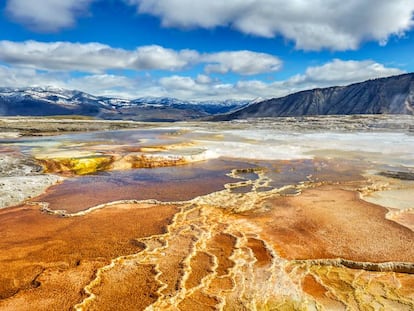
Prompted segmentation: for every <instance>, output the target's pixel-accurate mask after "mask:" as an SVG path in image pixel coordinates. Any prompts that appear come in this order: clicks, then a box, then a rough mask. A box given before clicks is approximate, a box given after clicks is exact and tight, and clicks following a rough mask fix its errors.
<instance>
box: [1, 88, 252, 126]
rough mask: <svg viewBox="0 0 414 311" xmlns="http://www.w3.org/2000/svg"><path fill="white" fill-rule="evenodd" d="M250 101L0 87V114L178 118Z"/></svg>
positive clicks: (196, 116)
mask: <svg viewBox="0 0 414 311" xmlns="http://www.w3.org/2000/svg"><path fill="white" fill-rule="evenodd" d="M249 103H250V101H232V100H225V101H199V102H197V101H182V100H178V99H175V98H167V97H162V98H158V97H143V98H138V99H133V100H129V99H121V98H115V97H105V96H94V95H91V94H88V93H85V92H81V91H76V90H66V89H60V88H51V87H27V88H0V115H2V116H54V115H82V116H90V117H96V118H100V119H124V120H137V121H180V120H191V119H199V118H204V117H207V116H211V115H216V114H222V113H226V112H229V111H233V110H235V109H237V108H241V107H243V106H246V105H247V104H249Z"/></svg>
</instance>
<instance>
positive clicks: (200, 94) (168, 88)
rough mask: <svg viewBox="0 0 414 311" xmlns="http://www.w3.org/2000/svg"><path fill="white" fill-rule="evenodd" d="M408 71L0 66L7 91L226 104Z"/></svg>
mask: <svg viewBox="0 0 414 311" xmlns="http://www.w3.org/2000/svg"><path fill="white" fill-rule="evenodd" d="M401 73H403V71H401V70H399V69H397V68H392V67H386V66H384V65H383V64H380V63H376V62H375V61H372V60H363V61H355V60H348V61H345V60H339V59H335V60H332V61H330V62H328V63H326V64H323V65H321V66H313V67H309V68H308V69H307V70H305V72H304V73H303V74H301V75H296V76H293V77H290V78H288V79H286V80H280V81H271V82H266V81H261V80H257V79H249V80H239V81H237V82H234V83H230V82H227V81H225V80H221V79H219V78H211V77H210V76H208V75H205V74H198V75H196V76H195V77H192V76H188V75H178V74H173V75H171V76H165V77H162V78H159V79H156V78H154V77H151V76H147V77H145V78H144V77H143V75H138V76H136V75H135V76H134V75H130V76H123V75H116V74H108V73H98V74H94V73H92V74H83V75H82V76H78V74H77V75H71V74H70V72H59V71H44V70H41V71H39V70H36V69H33V68H23V67H16V66H4V65H0V81H2V86H10V87H24V86H54V87H62V88H67V89H78V90H81V91H85V92H88V93H91V94H94V95H112V96H121V97H126V98H137V97H141V96H169V97H176V98H181V99H188V100H222V99H255V98H259V97H260V98H272V97H280V96H284V95H287V94H289V93H293V92H297V91H301V90H305V89H311V88H316V87H326V86H333V85H347V84H350V83H353V82H360V81H363V80H367V79H372V78H379V77H385V76H390V75H395V74H401Z"/></svg>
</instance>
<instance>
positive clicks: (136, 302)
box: [87, 263, 160, 311]
mask: <svg viewBox="0 0 414 311" xmlns="http://www.w3.org/2000/svg"><path fill="white" fill-rule="evenodd" d="M156 274H157V272H156V271H155V267H154V266H152V265H138V264H134V263H130V264H123V265H116V266H114V267H113V268H112V269H110V270H108V271H107V273H106V274H105V275H104V276H103V277H102V279H101V281H100V286H98V287H96V289H95V290H94V291H95V293H94V294H95V297H96V298H95V299H94V301H93V304H91V305H89V306H88V307H87V310H107V309H108V308H111V309H115V310H137V311H138V310H145V308H146V307H148V306H149V305H151V304H152V303H154V302H155V301H156V300H157V298H158V295H157V291H158V289H159V287H160V284H159V283H158V282H157V281H156V279H155V277H156Z"/></svg>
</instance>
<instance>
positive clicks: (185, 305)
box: [0, 161, 414, 311]
mask: <svg viewBox="0 0 414 311" xmlns="http://www.w3.org/2000/svg"><path fill="white" fill-rule="evenodd" d="M305 162H306V161H304V162H303V163H302V162H300V165H304V166H305V167H308V170H312V169H313V168H312V166H310V168H309V163H305ZM298 163H299V161H298V162H297V164H298ZM318 163H319V162H318ZM250 164H251V163H250ZM255 164H256V166H254V165H252V169H249V168H248V167H249V166H248V165H247V164H246V163H242V164H241V165H239V164H237V165H234V162H230V163H228V162H226V164H224V162H220V161H213V162H210V163H203V164H197V165H195V166H193V167H182V168H180V171H178V172H177V173H178V175H175V179H174V178H171V176H169V175H168V174H167V173H168V171H163V169H153V170H151V173H148V176H149V177H150V178H144V179H142V182H141V183H140V184H139V183H138V184H133V183H132V184H133V186H134V187H136V188H138V189H144V190H143V191H145V192H146V194H148V193H150V194H151V193H156V190H160V189H162V190H163V191H164V190H165V191H166V192H165V193H164V192H163V193H164V194H158V195H159V197H161V196H162V195H177V196H178V197H181V198H183V196H185V195H188V197H189V198H193V199H192V200H191V201H186V202H184V201H183V202H181V203H160V202H156V201H147V202H143V201H141V202H135V203H134V202H132V201H131V202H126V201H125V202H124V203H117V202H113V203H112V204H107V205H105V206H104V207H103V208H102V209H99V210H94V211H93V212H88V213H78V214H76V215H78V216H80V217H67V218H61V217H56V216H51V215H46V214H40V213H39V211H38V210H36V208H35V206H25V207H22V208H20V209H18V208H15V209H9V210H8V211H7V213H6V211H3V213H4V214H2V212H0V223H2V220H3V218H4V219H5V223H6V224H7V219H8V218H7V217H6V216H2V215H9V216H10V215H11V214H12V213H13V212H15V213H16V214H15V215H16V216H15V217H14V218H13V217H11V218H12V219H14V221H13V222H12V224H18V227H17V229H18V230H20V234H22V232H23V228H26V227H27V228H28V230H29V231H28V232H27V233H26V232H25V234H27V236H26V239H24V238H23V237H20V238H19V237H18V236H15V235H14V236H10V234H11V235H13V231H14V230H15V229H14V228H13V227H12V226H11V225H9V226H8V227H7V226H6V228H8V229H7V230H6V231H4V233H3V235H4V237H5V238H6V240H7V239H8V241H9V245H6V246H8V248H7V247H6V248H3V244H1V242H0V247H2V249H6V251H8V250H11V251H12V252H14V256H15V257H14V258H13V259H11V258H10V257H7V256H8V255H7V256H6V255H3V254H2V255H0V259H1V260H0V265H1V266H0V268H3V267H4V268H5V269H6V270H9V271H11V272H10V274H9V275H8V276H7V277H6V278H5V282H4V283H3V284H6V285H4V290H3V291H4V292H7V291H8V292H7V295H9V297H10V298H9V299H5V300H3V301H2V302H0V309H1V307H2V306H3V305H4V306H6V303H7V306H9V305H8V304H9V303H14V304H15V305H14V306H17V307H18V306H19V303H21V300H20V297H26V298H25V299H26V302H27V301H28V300H27V299H29V297H30V299H34V300H36V299H37V300H36V301H37V303H44V301H47V299H49V296H48V294H47V293H46V292H42V290H46V289H48V292H49V294H50V288H51V287H47V286H49V285H47V284H50V286H51V285H52V284H53V282H60V280H65V282H67V283H69V284H74V285H70V286H69V288H71V292H75V293H76V294H73V297H72V296H70V295H69V296H67V297H68V298H67V303H65V304H64V305H63V304H61V305H59V306H64V307H65V308H66V307H67V306H72V307H73V306H74V305H75V304H76V306H75V309H76V310H105V309H107V308H109V305H110V306H114V307H115V308H118V309H125V310H130V309H134V308H135V309H144V308H145V307H148V308H149V310H183V311H186V310H217V309H219V310H221V309H222V310H255V309H257V310H272V309H274V310H284V309H286V310H306V309H317V308H319V309H321V310H323V309H324V308H325V309H327V310H329V309H333V308H337V309H339V310H341V309H344V308H346V307H347V306H350V308H354V309H361V308H362V309H363V308H366V307H367V306H368V305H369V303H370V302H371V303H374V304H379V305H384V306H387V307H389V309H390V310H392V308H401V310H404V308H406V307H407V306H408V307H411V306H413V303H414V292H413V290H412V289H410V287H409V286H411V285H412V284H413V282H414V281H413V279H414V275H412V274H403V273H396V272H404V271H402V270H401V269H400V270H398V269H399V268H398V267H399V266H398V265H399V264H401V265H400V266H401V267H404V266H405V264H408V266H411V265H412V264H413V262H412V258H414V256H413V255H414V250H413V249H414V248H413V247H412V246H413V242H412V241H413V240H414V239H413V237H414V233H413V232H411V231H410V230H408V229H406V228H404V227H403V226H400V225H398V224H397V223H395V222H392V221H389V220H387V219H386V214H387V212H388V210H386V209H384V208H382V207H380V206H378V205H375V204H371V203H367V202H365V201H363V200H361V199H359V196H358V192H356V191H350V190H344V189H342V187H344V185H343V184H341V183H340V181H338V180H339V179H340V177H336V181H335V180H334V181H333V182H332V184H331V185H325V186H320V185H321V184H323V183H324V180H322V181H321V182H320V183H319V182H318V183H310V182H309V183H308V184H306V185H299V186H295V185H293V186H292V187H294V188H295V189H298V190H300V191H301V194H300V195H297V196H294V197H292V196H288V197H283V196H281V195H280V193H279V192H278V189H273V190H270V191H257V190H258V188H260V187H257V185H258V184H259V183H261V182H263V183H265V182H269V180H268V179H266V176H265V174H266V173H267V171H268V170H269V167H271V166H270V165H267V166H266V165H263V162H256V163H255ZM259 164H260V167H263V166H265V169H255V167H257V166H259ZM278 164H280V165H281V170H288V167H289V165H288V164H287V163H284V164H283V165H282V164H281V163H278ZM209 165H210V166H209ZM226 165H230V166H231V165H233V167H232V169H234V168H235V166H236V168H239V170H238V171H233V173H237V174H238V175H239V176H238V178H241V179H242V178H246V179H245V181H251V185H252V190H251V191H250V192H248V193H234V192H231V191H230V190H231V189H228V188H227V187H223V186H222V185H223V184H224V183H222V184H221V185H220V183H221V182H224V181H225V180H226V178H227V180H231V181H233V182H234V179H230V178H229V177H226V176H225V177H220V178H222V179H220V178H219V179H218V180H219V181H220V183H217V178H216V177H217V176H218V175H219V176H224V174H223V168H224V167H226ZM274 165H276V163H274ZM298 165H299V164H298ZM300 165H299V166H300ZM318 165H320V166H321V167H323V168H321V169H320V170H317V172H320V174H321V175H319V176H322V175H323V176H324V177H323V179H326V180H328V181H329V180H331V181H332V179H334V172H335V170H332V171H331V170H330V169H329V167H328V168H326V167H325V165H322V164H318ZM186 168H187V170H186ZM195 168H198V169H201V171H198V170H197V169H195ZM169 170H173V169H172V168H170V169H169ZM203 170H204V171H203ZM142 172H145V170H142ZM197 172H201V173H200V174H199V173H197ZM170 173H171V171H170ZM174 173H175V172H174ZM252 173H253V175H250V174H252ZM273 173H274V172H273ZM152 174H153V175H152ZM157 174H162V176H163V179H167V181H164V182H161V181H160V179H157V178H155V176H156V175H157ZM180 174H182V175H180ZM274 174H275V175H273V177H277V173H274ZM283 174H285V173H283ZM283 174H282V175H283ZM286 174H288V173H287V172H286ZM172 175H174V174H172ZM295 175H297V176H296V178H297V179H296V180H299V181H300V180H301V179H300V178H303V177H301V176H303V172H302V173H295ZM148 176H147V177H148ZM177 176H179V177H178V179H177ZM314 176H316V175H314ZM124 177H125V176H124ZM135 177H137V175H135ZM236 177H237V176H236ZM84 178H90V179H89V180H88V182H86V183H83V184H82V183H81V182H79V184H78V188H76V187H75V188H73V187H68V186H67V185H66V186H67V187H66V190H65V191H66V193H65V195H64V196H62V198H63V199H64V198H70V197H71V196H72V195H73V196H74V198H76V200H80V199H82V200H84V201H88V202H89V203H90V202H91V201H92V202H96V201H93V200H94V199H93V195H94V192H93V190H95V191H96V192H95V194H96V193H98V194H99V195H100V196H102V197H103V198H102V199H103V200H108V201H109V199H111V201H113V198H114V197H116V195H118V194H117V191H118V190H122V189H124V188H125V187H128V179H125V178H119V176H118V178H114V179H112V181H114V180H115V181H116V182H120V184H119V187H112V188H114V189H111V188H110V187H109V186H108V185H109V184H111V183H110V182H107V181H106V188H105V187H102V188H100V186H99V176H96V177H93V176H91V177H84ZM94 178H96V179H94ZM133 178H134V177H133V176H132V175H131V179H133ZM169 178H170V179H169ZM201 178H204V179H201ZM209 178H211V185H213V186H212V188H211V189H214V187H218V188H219V190H220V189H221V191H219V192H216V193H211V194H207V195H205V196H202V197H196V196H194V193H203V191H207V190H209V189H210V188H208V187H209V186H206V184H207V185H209V182H208V181H209ZM288 179H289V178H286V179H283V180H288ZM345 179H346V181H348V180H351V181H352V179H351V177H349V179H348V177H346V178H345ZM214 180H215V181H216V183H214ZM121 181H123V182H125V183H126V184H123V183H121ZM114 184H115V183H112V186H113V185H114ZM358 184H359V182H358V183H355V184H353V183H347V184H346V187H348V188H352V187H354V188H355V189H356V188H357V185H358ZM74 185H76V183H74ZM137 185H140V186H142V187H143V188H139V187H137ZM82 186H83V187H84V188H85V191H84V192H85V193H86V196H85V197H83V198H82V197H81V194H78V193H76V192H75V191H74V189H76V191H79V192H81V191H82ZM88 186H90V190H88V189H87V188H88ZM145 187H148V188H145ZM174 187H175V188H174ZM192 187H193V188H192ZM236 187H237V186H236ZM167 188H168V189H174V190H167ZM56 189H57V188H55V189H54V190H56ZM60 189H62V188H60ZM70 189H72V192H70ZM130 189H131V191H132V189H133V188H132V185H131V188H130ZM146 189H148V192H147V190H146ZM151 189H152V190H151ZM192 189H195V190H194V193H191V195H189V194H188V193H187V192H189V191H192ZM52 190H53V189H52ZM151 191H153V192H151ZM169 191H171V193H170V192H169ZM172 191H177V193H175V194H173V193H172ZM256 191H257V192H256ZM74 192H75V193H74ZM51 193H53V191H51ZM51 193H49V194H46V195H45V196H44V197H47V196H48V195H49V200H48V202H49V203H50V202H53V200H51V199H50V198H51ZM62 193H63V192H62ZM62 193H61V194H62ZM207 193H209V192H207ZM44 197H43V198H44ZM159 197H156V198H158V199H159ZM143 198H148V197H143ZM99 199H101V198H99ZM153 199H154V198H153ZM76 200H75V199H73V201H62V202H60V204H61V206H59V208H57V206H58V205H55V209H62V208H63V209H67V207H69V209H71V205H74V206H75V207H76V208H72V209H71V210H72V212H75V211H78V210H82V209H79V206H82V205H78V206H77V205H76V204H77V203H76ZM181 200H182V199H181ZM42 201H47V200H43V199H42ZM54 202H55V203H56V204H58V203H59V200H58V199H57V197H55V199H54ZM81 204H84V203H83V202H82V203H81ZM237 204H240V206H238V205H237ZM83 207H85V205H83ZM83 209H85V208H83ZM25 213H28V215H32V216H31V218H29V219H27V220H25V219H26V218H25V217H24V216H25ZM33 215H36V217H34V216H33ZM39 215H40V216H39ZM18 217H19V218H20V219H19V220H18V219H17V218H18ZM39 217H41V219H38V218H39ZM9 218H10V217H9ZM59 224H60V225H59ZM62 224H64V225H62ZM19 226H20V227H19ZM39 228H41V229H42V231H40V233H39V232H37V231H36V229H37V230H39ZM41 233H42V234H43V235H42V234H41ZM32 234H33V236H32ZM28 237H30V239H29V238H28ZM0 238H3V236H1V235H0ZM33 239H34V240H33ZM11 241H14V244H13V246H11ZM29 244H30V245H29ZM78 245H79V246H78ZM21 248H23V250H24V251H25V252H24V253H23V251H21ZM71 249H75V253H78V256H74V255H73V254H72V252H73V250H72V252H71V251H70V250H71ZM47 252H49V253H50V254H48V255H47V256H49V257H47V256H46V255H45V253H47ZM4 256H6V257H4ZM19 256H20V257H19ZM42 256H43V257H42ZM71 256H72V257H73V258H72V257H71ZM338 257H339V259H337V258H338ZM15 258H17V259H15ZM39 258H40V259H39ZM69 259H70V260H69ZM382 262H387V264H385V265H384V264H383V263H382ZM11 263H13V264H15V266H12V265H11ZM62 263H63V265H62ZM87 264H90V266H86V265H87ZM7 265H9V266H7ZM382 266H384V267H385V268H387V269H388V270H386V271H385V272H383V270H381V269H382V268H381V267H382ZM16 267H19V268H20V270H19V271H20V273H21V271H26V270H24V269H26V268H27V267H28V268H27V269H28V270H27V271H28V272H26V273H27V275H28V276H26V277H23V276H21V275H18V272H17V270H18V269H17V268H16ZM75 267H76V268H75ZM83 267H85V269H84V270H82V269H83ZM87 267H88V268H87ZM376 267H379V268H381V269H378V271H368V270H375V268H376ZM29 268H30V269H29ZM350 268H352V269H350ZM43 269H44V270H43ZM57 269H61V270H62V271H63V272H62V273H63V275H66V276H67V275H68V273H69V272H66V271H74V269H78V270H76V271H81V270H82V271H83V272H82V273H83V277H84V278H83V279H82V280H79V278H80V277H79V278H78V279H76V277H75V276H73V277H72V278H73V279H70V278H69V277H68V278H64V277H63V276H62V277H61V279H59V274H58V273H54V274H53V275H57V276H56V278H52V277H49V276H48V275H49V274H47V271H50V270H53V271H55V270H57ZM65 269H66V270H65ZM13 277H16V278H19V279H22V280H23V283H24V284H21V285H19V286H20V287H16V286H14V285H13V284H12V281H11V280H12V279H11V278H13ZM68 279H69V281H68ZM52 280H53V282H52ZM371 280H373V281H372V282H371ZM400 283H401V284H402V286H399V284H400ZM13 286H14V287H13ZM24 286H26V287H24ZM381 286H382V287H381ZM16 288H17V290H20V291H19V292H14V293H12V294H10V291H13V290H16ZM57 288H60V287H59V286H57ZM72 288H74V290H73V291H72ZM29 292H30V293H31V294H33V295H35V294H36V295H39V297H40V298H36V297H34V296H29ZM58 292H59V293H60V289H59V290H58ZM365 292H367V293H368V294H367V295H364V293H365ZM11 295H14V296H11ZM61 295H63V294H61ZM57 296H59V295H57ZM65 299H66V298H65ZM51 301H52V302H53V300H51ZM2 304H3V305H2ZM68 308H70V307H68ZM15 309H16V308H15ZM17 309H18V308H17ZM38 309H42V308H38ZM43 309H45V308H43ZM46 309H47V308H46ZM51 309H52V307H51ZM406 309H407V308H406ZM407 310H409V309H407Z"/></svg>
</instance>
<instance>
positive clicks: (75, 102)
mask: <svg viewBox="0 0 414 311" xmlns="http://www.w3.org/2000/svg"><path fill="white" fill-rule="evenodd" d="M351 114H414V73H408V74H403V75H398V76H392V77H387V78H380V79H373V80H368V81H365V82H360V83H355V84H351V85H348V86H334V87H328V88H317V89H313V90H307V91H301V92H297V93H293V94H290V95H287V96H285V97H280V98H273V99H269V100H263V101H262V100H260V101H259V100H255V101H233V100H226V101H199V102H197V101H182V100H178V99H175V98H166V97H164V98H157V97H143V98H138V99H133V100H129V99H121V98H115V97H105V96H94V95H90V94H88V93H84V92H81V91H76V90H65V89H59V88H49V87H46V88H41V87H28V88H0V115H2V116H17V115H18V116H52V115H83V116H90V117H96V118H100V119H124V120H137V121H181V120H194V119H203V120H213V121H220V120H233V119H245V118H255V117H290V116H306V115H351Z"/></svg>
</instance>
